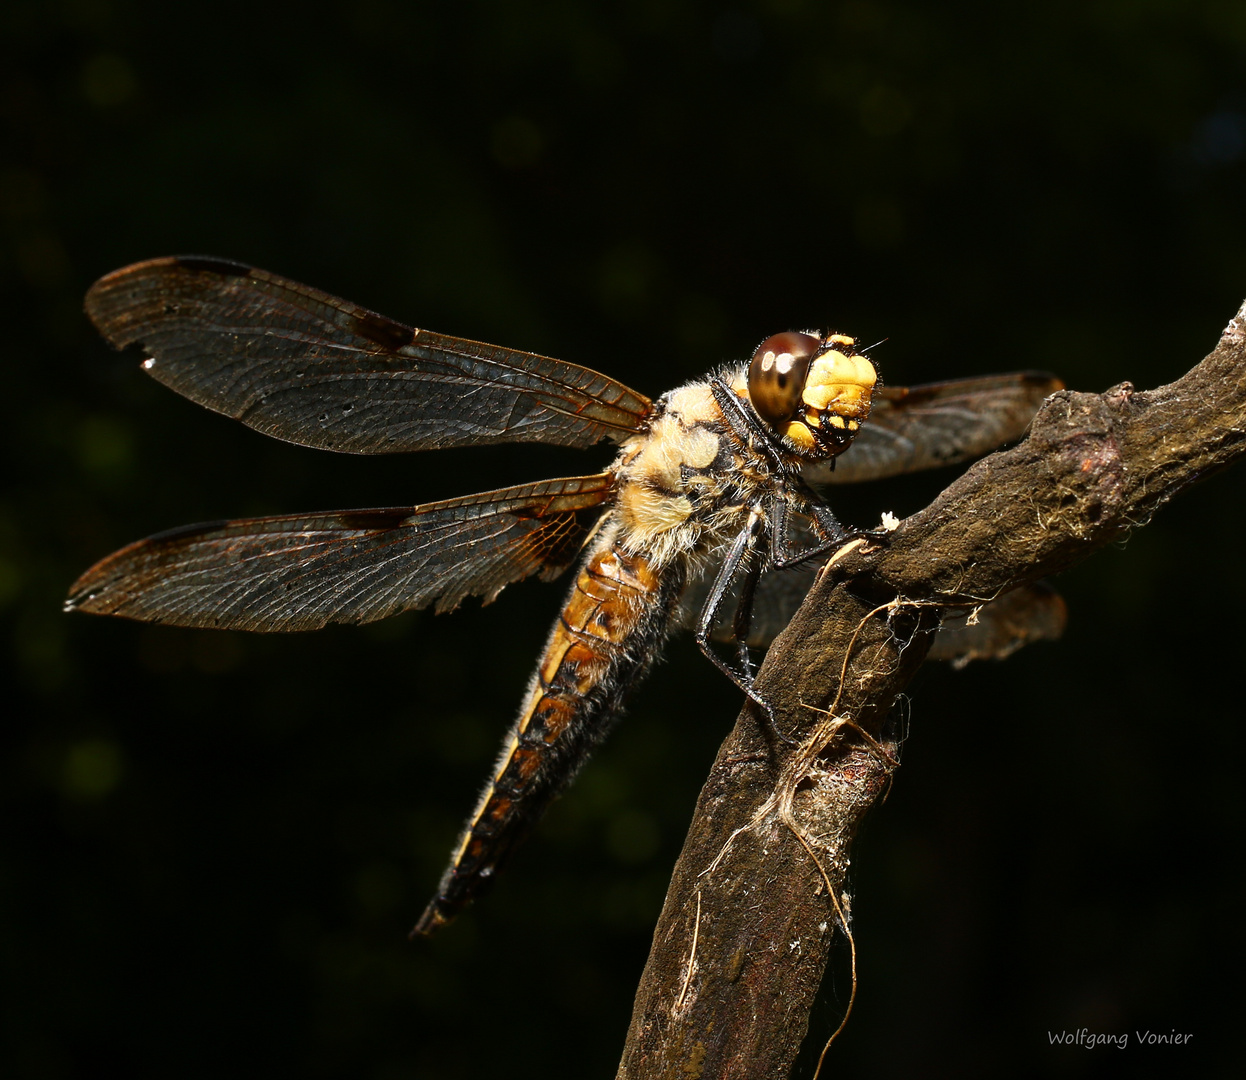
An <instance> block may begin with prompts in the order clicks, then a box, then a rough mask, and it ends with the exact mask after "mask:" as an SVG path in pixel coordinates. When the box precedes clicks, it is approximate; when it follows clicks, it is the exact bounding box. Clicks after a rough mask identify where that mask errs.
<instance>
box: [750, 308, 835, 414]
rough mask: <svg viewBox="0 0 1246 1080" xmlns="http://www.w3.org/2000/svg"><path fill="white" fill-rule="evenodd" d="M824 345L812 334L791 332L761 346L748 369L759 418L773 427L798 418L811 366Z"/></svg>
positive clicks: (754, 405)
mask: <svg viewBox="0 0 1246 1080" xmlns="http://www.w3.org/2000/svg"><path fill="white" fill-rule="evenodd" d="M821 345H822V342H821V340H820V339H819V338H816V337H814V336H813V335H812V334H799V333H797V332H796V331H795V330H789V331H787V332H786V333H783V334H775V335H774V337H768V338H766V340H765V341H763V342H762V343H761V344H760V345H758V346H757V351H756V352H755V353H753V362H752V363H751V364H749V367H748V396H749V400H750V401H752V403H753V408H754V409H756V410H757V415H758V416H760V417H761V418H762V419H763V420H765V421H766V423H768V424H770V425H771V426H772V427H774V426H777V425H779V424H782V423H785V422H786V421H788V420H791V419H792V417H794V416H795V415H796V410H797V409H798V408H799V407H800V404H801V397H800V394H801V391H802V390H804V388H805V378H806V377H807V376H808V374H809V365H810V363H811V362H812V361H813V358H814V355H815V354H816V353H817V351H818V349H819V348H820V347H821Z"/></svg>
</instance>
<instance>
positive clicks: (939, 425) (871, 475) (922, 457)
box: [804, 371, 1064, 485]
mask: <svg viewBox="0 0 1246 1080" xmlns="http://www.w3.org/2000/svg"><path fill="white" fill-rule="evenodd" d="M1063 387H1064V383H1063V382H1061V381H1060V380H1059V379H1057V378H1056V377H1055V376H1054V375H1049V374H1047V373H1046V372H1042V371H1020V372H1015V373H1013V374H1011V375H988V376H985V377H982V378H974V379H957V380H954V381H951V382H941V383H930V384H929V385H926V386H911V387H905V386H899V387H897V386H884V387H881V388H880V389H879V390H878V391H877V392H876V393H875V394H874V404H873V407H872V408H871V411H870V418H869V419H868V420H867V421H866V422H865V423H864V424H862V425H861V430H860V432H858V434H857V437H856V439H854V440H853V443H852V446H850V447H849V448H848V449H847V450H846V451H845V452H844V453H843V454H842V455H841V456H840V457H838V458H835V459H834V467H833V468H832V464H831V462H820V463H818V464H817V465H814V466H810V467H808V468H806V469H805V470H804V477H805V479H806V480H807V481H809V482H810V483H812V484H815V485H820V484H851V483H856V482H857V481H860V480H877V479H880V478H882V477H885V476H897V475H899V474H900V473H908V472H917V471H918V470H920V469H933V468H937V467H938V466H940V465H954V464H956V463H957V462H959V461H967V460H969V459H970V458H974V457H977V456H979V455H980V454H985V453H987V452H988V451H991V450H994V449H995V448H996V447H997V446H1000V445H1002V444H1003V443H1006V442H1010V441H1011V440H1013V439H1016V438H1019V437H1020V436H1021V435H1022V433H1023V432H1024V431H1025V429H1026V427H1027V426H1029V423H1030V420H1031V419H1033V416H1034V414H1035V412H1037V411H1038V407H1039V406H1040V405H1041V404H1042V403H1043V400H1044V398H1046V397H1047V395H1048V394H1054V393H1055V392H1056V391H1057V390H1060V389H1063Z"/></svg>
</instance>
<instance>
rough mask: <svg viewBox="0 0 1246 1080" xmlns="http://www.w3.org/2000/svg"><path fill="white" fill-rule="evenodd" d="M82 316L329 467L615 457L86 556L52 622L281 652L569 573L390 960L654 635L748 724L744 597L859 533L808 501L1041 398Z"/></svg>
mask: <svg viewBox="0 0 1246 1080" xmlns="http://www.w3.org/2000/svg"><path fill="white" fill-rule="evenodd" d="M86 311H87V314H88V316H89V317H90V319H91V320H92V321H93V322H94V324H95V326H96V327H97V328H98V329H99V330H100V332H101V333H102V334H103V336H104V337H105V338H106V339H107V340H108V341H109V342H110V343H111V344H112V345H113V346H115V347H116V348H118V349H123V348H127V347H130V346H139V347H141V349H142V352H143V356H144V360H143V361H142V367H143V369H144V370H145V371H146V372H147V373H148V374H149V375H151V376H153V377H154V378H156V379H158V380H159V381H160V382H162V383H164V384H165V385H166V386H168V387H170V388H171V389H173V390H175V391H176V392H178V393H179V394H182V395H184V396H185V397H187V398H189V399H190V400H192V401H195V402H198V403H199V404H200V405H203V406H206V407H207V408H209V409H212V410H214V411H216V412H219V413H223V414H225V415H227V416H231V417H234V418H235V419H238V420H241V421H242V422H243V423H244V424H247V425H248V426H249V427H252V428H254V429H256V430H257V431H261V432H263V433H265V434H267V435H271V436H273V437H275V438H278V439H282V440H285V441H287V442H291V443H297V444H300V445H303V446H309V447H316V448H320V449H324V450H333V451H338V452H342V453H352V454H380V453H391V452H399V451H415V450H438V449H445V448H449V447H456V446H479V445H487V444H493V443H516V442H537V443H546V444H553V445H558V446H566V447H576V448H580V449H591V448H593V447H597V446H599V445H604V446H605V447H609V448H611V452H612V454H613V455H614V456H613V461H612V462H611V464H610V465H609V466H608V467H607V468H606V469H604V470H603V471H600V472H594V473H590V474H587V475H582V476H572V477H566V478H562V479H554V480H539V481H536V482H534V483H528V484H520V485H518V486H513V487H507V488H502V489H499V490H495V491H488V492H485V493H483V494H478V495H468V496H465V497H461V498H453V499H445V500H441V501H438V502H429V503H424V504H422V505H417V506H402V507H396V508H385V509H363V510H349V511H331V512H325V513H310V514H291V515H282V516H276V517H261V518H249V519H242V520H233V521H218V522H210V523H207V524H199V525H191V526H187V527H184V528H179V529H173V530H171V531H169V532H164V533H160V534H158V535H156V536H152V537H149V538H147V539H145V540H139V541H138V542H136V543H133V544H130V545H129V546H128V547H124V548H122V549H121V550H119V551H117V552H115V553H114V554H112V555H109V556H107V557H106V558H104V559H102V560H101V561H100V562H98V563H96V564H95V565H94V566H92V567H91V568H90V569H88V570H87V571H86V572H85V573H84V574H83V575H82V576H81V577H80V578H79V579H78V580H77V582H75V583H74V585H73V586H72V588H71V590H70V593H69V597H68V599H67V601H66V603H65V607H66V610H69V611H82V612H89V613H92V614H103V615H116V616H124V617H127V618H131V619H139V620H144V621H148V622H155V623H165V624H171V625H175V626H188V627H217V628H225V629H231V630H249V631H300V630H315V629H318V628H320V627H323V626H325V625H326V624H328V623H333V622H337V623H367V622H371V621H373V620H375V619H381V618H384V617H386V616H389V615H393V614H395V613H397V612H400V611H406V610H410V609H420V608H426V607H429V606H431V607H433V608H434V609H435V611H437V612H445V611H450V610H452V609H454V608H455V607H457V606H458V605H459V604H460V603H461V602H462V601H463V600H464V599H465V598H467V597H469V596H475V597H479V598H480V599H481V601H482V602H483V603H486V604H487V603H489V602H490V601H492V600H493V599H495V598H496V597H497V595H498V594H499V593H500V592H501V591H502V589H503V588H505V587H506V586H507V585H510V584H512V583H514V582H518V581H520V580H522V579H524V578H528V577H537V578H540V579H543V580H549V579H552V578H554V577H556V576H558V575H559V574H561V573H562V572H563V571H565V570H567V569H568V568H569V567H571V566H572V565H573V564H578V569H577V570H576V573H575V577H574V580H573V582H572V584H571V588H570V591H569V594H568V597H567V600H566V603H565V604H564V606H563V608H562V611H561V614H560V615H559V616H558V619H557V621H556V622H555V623H554V626H553V628H552V630H551V631H550V634H549V638H548V640H547V641H546V644H545V648H544V650H543V652H542V653H541V656H540V659H539V660H538V663H537V668H536V671H535V673H534V675H533V676H532V679H531V682H530V683H529V686H528V689H527V692H526V694H525V696H524V700H523V702H522V704H521V706H520V709H519V713H518V718H517V720H516V721H515V723H514V724H513V726H512V728H511V730H510V732H509V734H508V735H507V737H506V741H505V743H504V745H503V748H502V752H501V755H500V757H499V760H498V764H497V766H496V768H495V769H494V771H493V774H492V779H491V781H490V783H489V785H488V787H487V789H486V790H485V793H484V795H483V796H482V797H481V798H480V800H479V803H478V805H477V806H476V808H475V810H474V811H473V813H472V814H471V816H470V817H469V819H468V821H467V825H466V827H465V829H464V830H463V833H462V836H461V838H460V839H459V841H458V844H457V846H456V847H455V849H454V852H453V854H452V857H451V859H450V863H449V866H448V868H447V869H446V871H445V874H444V876H443V877H442V879H441V882H440V884H439V886H438V889H437V893H436V895H435V896H434V897H433V899H432V900H431V902H430V903H429V904H428V907H427V908H426V910H425V911H424V913H423V915H422V916H421V917H420V919H419V922H418V923H417V924H416V927H415V930H414V931H413V934H427V933H430V932H432V931H433V930H435V929H437V928H438V927H441V926H444V925H445V924H446V923H448V922H449V921H450V920H451V919H453V918H454V917H455V916H456V915H457V914H458V913H459V912H460V911H461V910H462V909H463V908H464V907H465V906H466V905H467V904H468V903H469V902H471V901H472V900H473V899H474V898H476V897H477V896H478V895H479V894H480V893H482V892H483V891H484V890H485V889H486V887H487V886H488V885H489V884H491V882H492V881H493V879H494V877H495V875H496V873H497V871H498V869H499V868H500V867H501V866H502V865H503V863H504V862H505V861H506V860H507V859H508V857H509V856H510V854H511V853H512V851H513V850H514V848H515V846H516V845H517V844H518V842H519V841H520V840H521V839H522V838H523V837H524V836H526V835H527V834H528V833H529V832H530V831H531V829H532V827H533V825H534V824H535V822H536V821H537V820H538V819H539V818H540V816H541V815H542V814H543V813H544V811H545V810H546V808H547V807H548V806H549V804H550V802H551V801H552V800H553V799H554V798H555V796H556V795H557V794H558V793H559V792H560V791H562V790H563V789H564V788H565V787H566V785H567V784H568V783H569V782H570V781H571V779H572V778H573V777H574V775H575V773H576V771H577V770H578V769H579V768H580V766H581V765H582V764H583V763H584V761H585V760H586V759H587V758H588V756H589V755H590V753H591V752H592V750H593V749H594V747H595V746H596V745H597V744H598V743H599V742H600V740H601V739H602V738H603V736H604V735H605V734H606V732H607V731H608V730H609V729H610V727H611V726H612V724H613V723H614V721H615V720H616V719H617V717H618V715H619V713H620V711H621V709H622V707H623V704H624V699H625V698H626V697H627V695H628V693H629V692H630V691H631V690H632V689H633V688H634V687H635V685H636V684H637V683H638V682H639V680H640V679H641V678H642V677H643V676H644V674H645V673H646V671H647V669H648V668H649V667H650V665H651V664H652V663H653V661H654V659H655V658H656V656H657V655H658V653H659V651H660V649H661V647H662V645H663V643H664V641H665V639H666V637H667V636H668V634H669V633H670V632H671V631H672V630H673V629H674V628H676V627H678V626H680V625H685V624H687V625H691V628H692V629H693V631H694V635H695V638H696V641H697V644H698V645H699V647H700V649H701V651H702V652H703V653H705V655H706V656H707V657H708V658H709V659H710V660H711V661H712V662H713V663H714V664H715V665H716V666H717V667H719V668H720V669H721V670H722V671H723V672H724V674H726V675H727V677H729V678H730V679H732V680H733V681H734V682H735V683H736V684H737V685H738V686H739V687H740V689H741V690H742V691H743V692H744V693H745V694H747V695H748V696H750V697H752V698H753V699H754V700H757V701H759V703H760V704H762V705H764V704H765V703H764V702H761V701H760V698H759V697H758V695H757V692H756V691H755V689H754V687H753V672H754V663H753V660H752V658H751V654H750V652H749V644H748V643H749V640H750V637H751V636H752V637H753V638H754V640H756V636H757V635H756V630H757V626H756V625H755V624H754V620H753V613H754V611H755V610H762V609H766V610H770V609H771V608H773V607H774V606H775V604H774V597H775V596H779V595H780V594H781V593H782V591H783V590H782V589H770V590H768V589H767V582H771V581H780V582H781V581H783V580H785V579H784V571H792V572H793V573H796V572H802V573H805V574H806V575H807V574H808V573H809V568H810V567H811V566H813V565H815V564H816V562H817V561H819V560H821V559H822V558H824V557H825V555H826V554H827V553H829V552H831V551H833V550H834V549H835V548H836V547H837V546H839V545H840V544H842V543H843V542H844V541H845V540H846V539H848V538H849V537H851V536H853V535H855V534H854V533H852V532H851V531H850V530H848V529H846V528H845V527H844V526H843V525H842V524H841V523H840V522H839V520H838V519H837V518H836V516H835V514H834V513H833V511H832V509H831V507H830V505H829V503H828V502H827V499H826V497H825V495H824V493H823V492H824V488H825V486H826V485H828V484H833V483H844V482H855V481H864V480H873V479H878V478H881V477H885V476H892V475H896V474H900V473H907V472H912V471H915V470H919V469H927V468H933V467H936V466H941V465H948V464H952V463H955V462H961V461H965V460H968V459H970V458H973V457H976V456H979V455H981V454H983V453H985V452H987V451H989V450H991V449H994V448H995V447H996V446H998V445H1000V444H1002V443H1004V442H1008V441H1011V440H1013V439H1016V438H1017V437H1019V436H1020V435H1021V434H1022V433H1023V432H1024V430H1025V428H1026V427H1027V425H1028V424H1029V422H1030V419H1031V418H1032V416H1033V414H1034V412H1035V411H1036V410H1037V408H1038V406H1039V405H1040V404H1041V403H1042V401H1043V400H1044V399H1045V398H1046V397H1047V396H1048V395H1049V394H1051V393H1052V392H1054V391H1055V390H1058V389H1060V387H1061V386H1062V385H1063V384H1062V383H1061V382H1060V381H1059V380H1058V379H1056V378H1055V377H1054V376H1051V375H1049V374H1047V373H1043V372H1017V373H1012V374H1007V375H995V376H987V377H979V378H970V379H961V380H953V381H947V382H940V383H933V384H930V385H926V386H915V387H908V388H906V387H892V386H883V385H882V384H881V382H880V380H879V378H878V374H877V371H876V368H875V366H874V363H873V361H872V360H871V359H870V358H869V356H868V355H867V350H865V349H862V348H861V347H860V346H859V344H858V342H857V339H855V338H853V337H851V336H849V335H847V334H841V333H834V332H832V333H823V332H820V331H784V332H782V333H779V334H775V335H773V336H771V337H768V338H766V339H765V340H764V341H763V342H762V343H761V344H760V345H759V346H758V347H757V348H756V350H754V352H753V354H752V356H751V358H750V359H749V360H748V361H746V362H743V363H734V364H728V365H726V366H724V367H722V368H720V369H719V370H717V371H715V372H714V373H712V374H710V375H708V376H707V377H705V378H702V379H698V380H695V381H692V382H689V383H687V384H685V385H683V386H680V387H678V388H677V389H674V390H671V391H669V392H668V393H665V394H663V395H662V396H661V397H658V398H656V399H652V398H649V397H647V396H645V395H644V394H641V393H638V392H637V391H635V390H632V389H630V388H629V387H627V386H625V385H624V384H623V383H621V382H618V381H617V380H615V379H612V378H610V377H609V376H607V375H602V374H600V373H598V372H596V371H593V370H592V369H590V368H587V367H581V366H579V365H576V364H572V363H568V362H565V361H562V360H556V359H552V358H550V357H546V356H540V355H536V354H533V353H527V352H521V351H517V350H514V349H507V348H502V347H499V346H495V345H487V344H483V343H480V342H476V341H470V340H467V339H464V338H458V337H450V336H446V335H442V334H436V333H432V332H430V331H427V330H421V329H415V328H413V327H410V326H406V325H404V324H402V323H399V322H395V321H393V320H391V319H388V318H386V317H385V316H383V315H379V314H376V313H375V312H372V311H369V310H367V309H365V308H362V307H359V306H357V305H355V304H352V303H349V302H347V301H345V300H341V299H338V298H337V297H334V296H331V295H329V294H327V293H325V292H321V291H320V290H318V289H314V288H311V287H308V286H306V285H301V284H298V283H297V282H294V281H290V280H288V279H286V278H283V277H279V276H277V275H275V274H271V273H268V272H266V271H263V270H259V269H256V268H254V267H250V266H247V265H243V264H240V263H235V262H230V261H226V260H222V259H216V258H206V257H188V256H179V257H170V258H160V259H153V260H149V261H146V262H141V263H137V264H135V265H132V266H128V267H124V268H123V269H120V270H117V271H115V272H113V273H111V274H108V275H107V276H105V277H103V278H101V279H100V280H99V281H98V282H97V283H96V284H95V285H94V286H92V288H91V289H90V291H89V292H88V294H87V297H86ZM786 580H787V581H789V582H790V581H791V580H794V578H791V577H789V578H787V579H786ZM759 583H760V588H759ZM787 591H788V592H792V591H793V590H792V589H791V588H790V587H789V588H788V589H787ZM795 592H796V593H797V595H796V598H795V599H797V600H798V599H799V595H798V594H799V589H797V590H795ZM791 602H794V601H791ZM791 602H789V605H788V606H789V608H790V603H791ZM694 603H695V610H692V611H691V612H690V611H689V608H690V606H691V605H692V604H694ZM729 609H733V615H732V618H731V620H730V625H729V627H728V626H727V623H726V621H725V619H724V615H725V613H726V612H727V611H728V610H729ZM760 621H762V622H781V615H779V616H770V615H767V616H766V617H765V618H764V619H762V620H760ZM1022 621H1024V620H1022ZM724 635H725V636H726V638H727V639H728V641H733V642H734V649H733V648H732V647H731V646H730V645H727V646H726V647H724V646H723V644H722V641H721V639H722V638H723V637H724ZM715 639H718V640H717V643H716V640H715Z"/></svg>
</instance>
